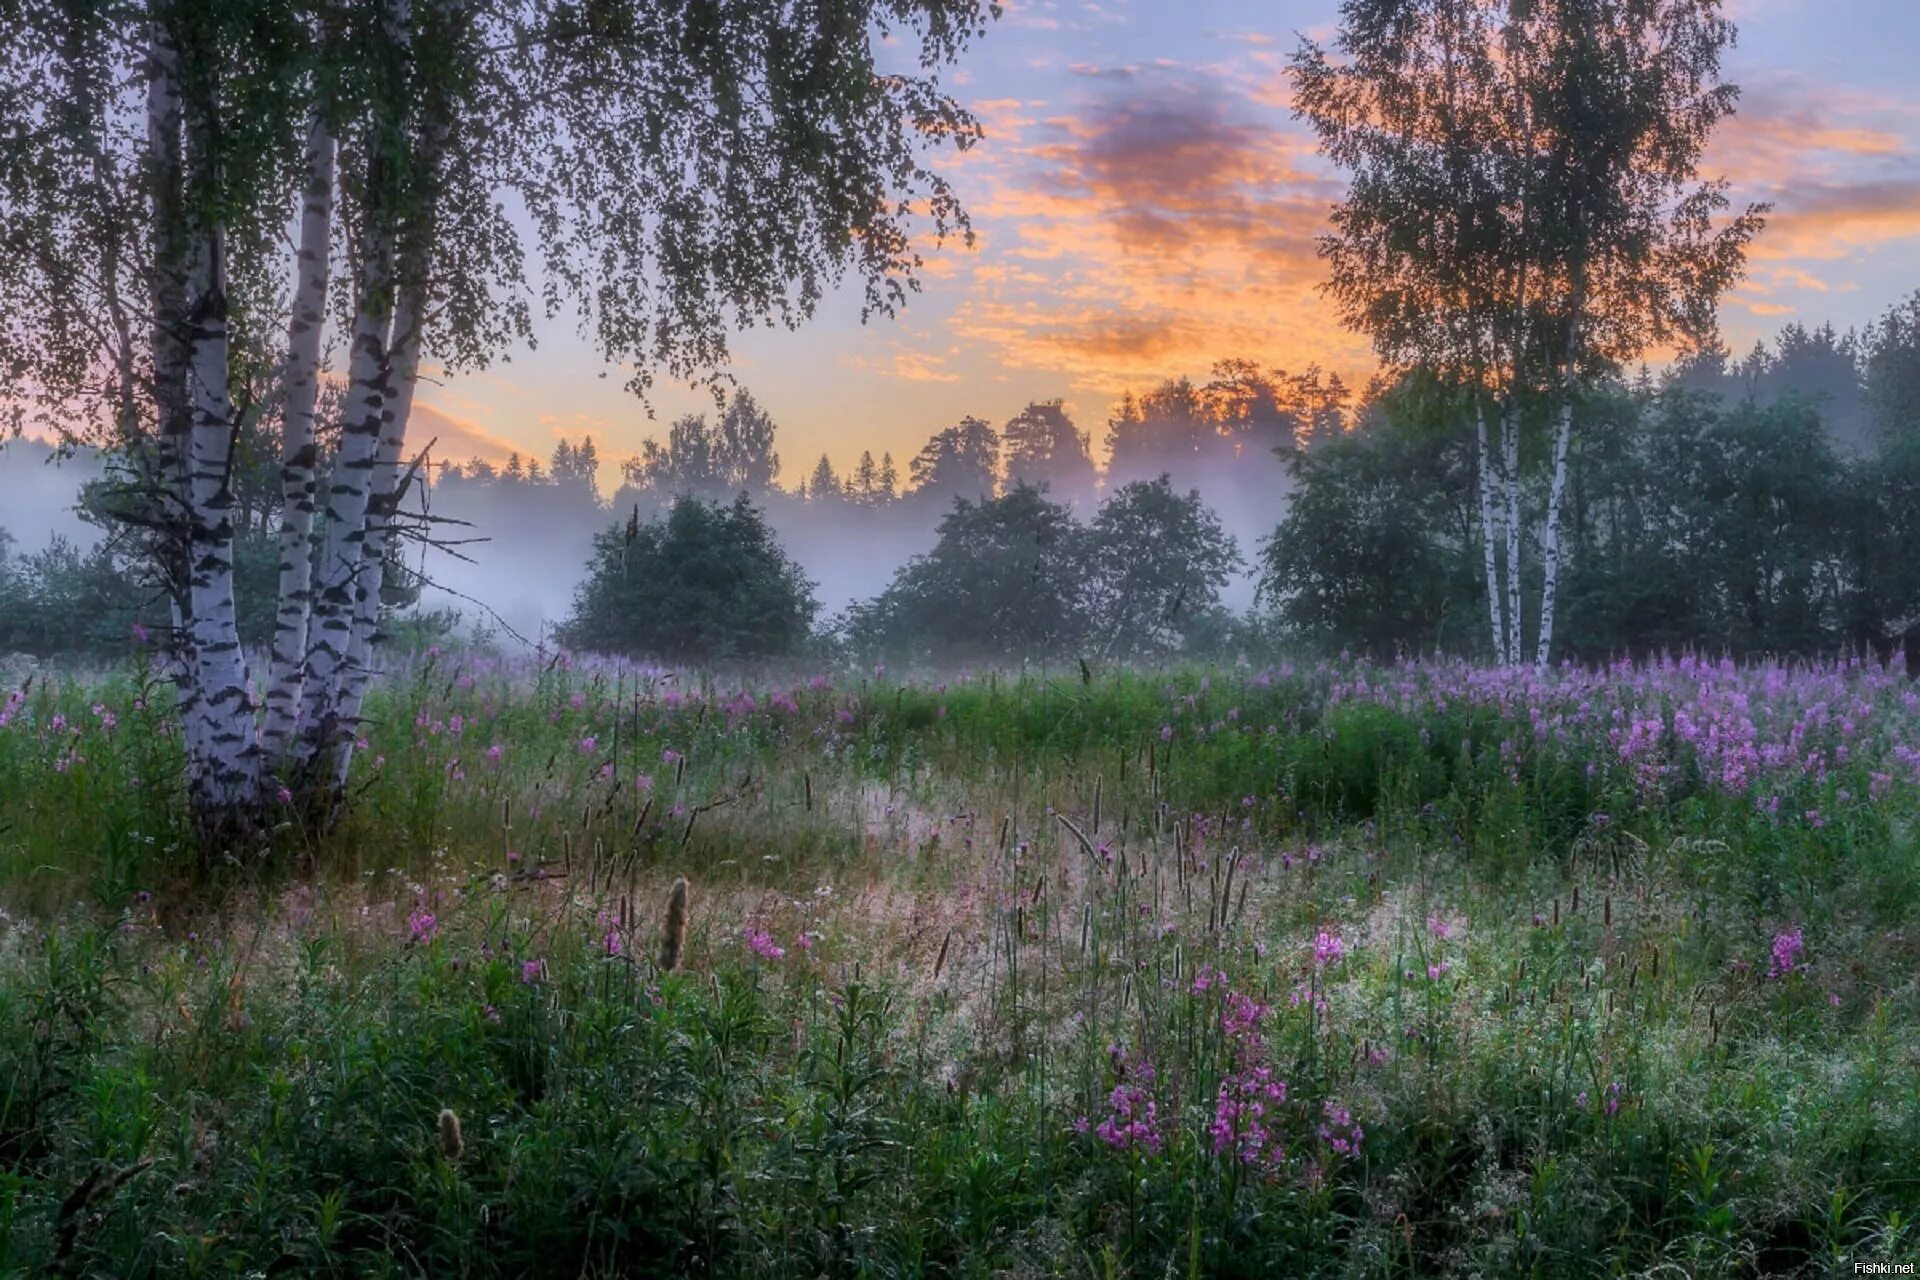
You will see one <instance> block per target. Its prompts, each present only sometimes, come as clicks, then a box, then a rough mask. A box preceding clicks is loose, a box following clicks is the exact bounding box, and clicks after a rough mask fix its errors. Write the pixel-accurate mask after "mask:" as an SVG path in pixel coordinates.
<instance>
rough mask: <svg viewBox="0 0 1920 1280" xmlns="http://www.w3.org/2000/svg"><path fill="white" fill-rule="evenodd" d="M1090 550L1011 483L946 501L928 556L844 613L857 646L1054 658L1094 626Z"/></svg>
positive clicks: (1057, 514)
mask: <svg viewBox="0 0 1920 1280" xmlns="http://www.w3.org/2000/svg"><path fill="white" fill-rule="evenodd" d="M1090 560H1091V548H1090V546H1089V545H1088V537H1087V533H1086V531H1085V530H1084V529H1083V528H1081V526H1080V525H1078V524H1076V523H1075V522H1074V519H1073V516H1072V513H1070V512H1069V511H1068V510H1067V508H1066V507H1065V506H1063V505H1061V504H1059V503H1056V502H1051V501H1049V500H1048V499H1047V496H1046V494H1045V493H1044V492H1042V491H1041V490H1038V489H1033V488H1030V487H1028V486H1026V485H1016V486H1014V487H1013V488H1012V489H1010V490H1009V491H1008V492H1007V493H1005V494H1003V495H1002V496H1000V497H998V498H985V499H982V500H980V501H978V502H970V501H968V500H967V499H965V498H959V499H956V500H955V501H954V505H953V509H952V510H951V511H950V512H948V513H947V515H946V517H945V518H944V519H942V520H941V521H940V538H939V541H938V542H937V543H936V544H935V545H934V548H933V550H932V551H930V552H928V553H927V554H926V555H923V556H916V557H915V558H914V559H913V560H911V561H909V562H908V563H907V565H906V566H905V567H904V568H902V569H901V570H900V572H899V573H898V574H897V575H895V577H894V580H893V582H892V584H891V585H890V586H888V587H887V589H886V590H885V591H884V592H882V593H881V594H880V596H879V597H878V598H876V599H874V600H871V601H868V602H867V603H865V604H861V605H856V606H855V607H854V608H853V610H851V611H850V614H849V619H848V627H847V630H848V633H849V636H850V638H851V639H852V640H853V642H854V644H855V645H856V646H857V647H860V648H863V649H867V650H874V651H887V652H895V653H905V654H910V655H913V656H916V657H921V658H937V659H948V660H969V659H984V658H1008V657H1034V658H1048V657H1060V656H1063V655H1066V654H1069V653H1073V652H1076V651H1077V649H1078V647H1079V646H1080V645H1081V644H1082V643H1083V642H1084V640H1085V639H1086V637H1087V635H1088V634H1089V629H1090V628H1091V626H1092V625H1093V616H1092V601H1091V599H1090V598H1089V592H1088V589H1087V582H1088V571H1089V568H1090Z"/></svg>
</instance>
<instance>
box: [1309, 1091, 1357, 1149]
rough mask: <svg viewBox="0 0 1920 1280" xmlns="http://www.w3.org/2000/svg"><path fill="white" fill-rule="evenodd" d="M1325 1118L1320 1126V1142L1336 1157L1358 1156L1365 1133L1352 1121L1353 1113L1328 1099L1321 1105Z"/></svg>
mask: <svg viewBox="0 0 1920 1280" xmlns="http://www.w3.org/2000/svg"><path fill="white" fill-rule="evenodd" d="M1321 1114H1322V1115H1324V1116H1325V1117H1326V1120H1325V1122H1324V1123H1322V1124H1321V1126H1320V1140H1321V1141H1322V1142H1324V1143H1326V1144H1327V1147H1328V1148H1329V1149H1330V1150H1331V1151H1332V1152H1333V1153H1334V1154H1335V1155H1338V1156H1356V1157H1357V1156H1358V1155H1359V1154H1360V1144H1361V1142H1362V1141H1363V1140H1364V1139H1365V1138H1366V1136H1367V1135H1366V1131H1365V1130H1363V1129H1362V1128H1361V1127H1360V1126H1359V1125H1357V1124H1355V1123H1354V1121H1353V1113H1352V1112H1351V1111H1349V1110H1348V1109H1347V1108H1345V1107H1343V1106H1341V1105H1340V1104H1339V1103H1337V1102H1335V1101H1334V1100H1333V1099H1331V1098H1329V1099H1327V1100H1326V1101H1325V1102H1323V1103H1322V1104H1321Z"/></svg>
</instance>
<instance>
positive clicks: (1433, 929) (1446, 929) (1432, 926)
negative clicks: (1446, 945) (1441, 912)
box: [1427, 914, 1453, 939]
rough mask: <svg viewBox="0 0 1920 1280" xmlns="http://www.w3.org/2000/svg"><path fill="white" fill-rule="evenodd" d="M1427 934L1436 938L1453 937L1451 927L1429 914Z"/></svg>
mask: <svg viewBox="0 0 1920 1280" xmlns="http://www.w3.org/2000/svg"><path fill="white" fill-rule="evenodd" d="M1427 932H1429V933H1431V934H1432V935H1433V936H1434V937H1436V938H1442V939H1445V938H1450V937H1452V936H1453V926H1452V925H1450V924H1448V923H1447V922H1446V921H1445V920H1442V919H1441V918H1440V917H1439V916H1437V915H1431V914H1430V915H1428V916H1427Z"/></svg>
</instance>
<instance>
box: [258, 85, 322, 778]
mask: <svg viewBox="0 0 1920 1280" xmlns="http://www.w3.org/2000/svg"><path fill="white" fill-rule="evenodd" d="M333 155H334V140H333V131H332V130H331V129H330V128H329V127H328V125H327V122H326V120H325V118H324V113H323V107H322V105H321V104H319V103H316V104H315V106H314V112H313V120H312V122H311V123H310V124H309V126H308V129H307V154H306V159H307V192H306V203H305V207H304V209H303V210H302V213H301V217H300V250H299V258H298V281H297V283H296V285H295V287H294V295H293V320H292V324H291V326H290V331H289V333H288V340H287V375H286V376H287V398H286V408H285V411H284V416H283V419H282V427H281V464H280V485H281V492H282V505H281V519H280V591H279V608H278V611H277V613H276V614H275V617H274V624H273V656H272V669H271V674H270V676H269V678H268V685H267V695H266V703H267V718H266V725H265V728H264V729H263V731H262V736H261V746H262V749H263V751H264V754H265V756H266V759H267V760H268V762H269V763H270V764H278V763H279V762H280V761H281V759H282V758H283V757H284V756H285V754H286V752H287V749H288V744H289V742H290V740H291V738H292V734H293V731H294V726H295V722H296V720H297V718H298V716H299V714H300V690H301V676H302V673H303V671H304V670H305V666H306V648H307V626H308V621H309V619H310V618H311V616H312V613H313V514H314V506H315V496H316V494H317V492H318V487H319V486H318V475H319V460H320V459H319V445H318V443H317V441H316V440H315V438H314V409H315V406H316V404H317V403H318V399H319V394H320V338H321V333H322V330H323V329H324V328H325V324H326V302H327V264H328V255H329V252H330V249H331V245H332V231H333Z"/></svg>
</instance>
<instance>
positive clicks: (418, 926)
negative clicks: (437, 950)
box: [407, 909, 440, 942]
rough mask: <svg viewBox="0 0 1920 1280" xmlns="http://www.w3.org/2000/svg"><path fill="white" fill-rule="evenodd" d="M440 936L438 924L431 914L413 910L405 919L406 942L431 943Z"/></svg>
mask: <svg viewBox="0 0 1920 1280" xmlns="http://www.w3.org/2000/svg"><path fill="white" fill-rule="evenodd" d="M439 934H440V922H439V921H438V920H436V919H435V918H434V915H433V912H431V911H421V910H417V909H416V910H415V911H414V912H413V913H412V914H411V915H409V916H408V917H407V941H408V942H432V941H433V940H434V939H435V938H436V937H438V936H439Z"/></svg>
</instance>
